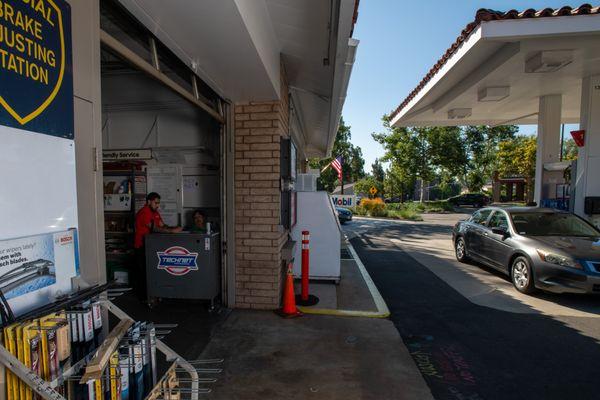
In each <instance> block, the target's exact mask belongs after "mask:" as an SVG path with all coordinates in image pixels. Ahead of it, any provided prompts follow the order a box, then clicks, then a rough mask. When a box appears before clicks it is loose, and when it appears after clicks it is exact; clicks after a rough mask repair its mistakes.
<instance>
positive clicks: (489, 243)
mask: <svg viewBox="0 0 600 400" xmlns="http://www.w3.org/2000/svg"><path fill="white" fill-rule="evenodd" d="M452 239H453V242H454V249H455V253H456V258H457V259H458V260H459V261H461V262H467V261H468V260H473V261H477V262H480V263H482V264H485V265H487V266H490V267H492V268H495V269H497V270H499V271H501V272H503V273H505V274H506V275H508V276H509V277H510V278H511V280H512V283H513V285H514V287H515V288H516V289H517V290H518V291H519V292H522V293H532V292H534V291H535V290H536V289H543V290H545V291H549V292H555V293H597V294H600V231H599V230H598V229H597V228H596V227H594V226H593V225H591V224H590V223H588V222H587V221H585V220H584V219H582V218H580V217H578V216H576V215H574V214H571V213H568V212H562V211H557V210H552V209H546V208H531V207H511V208H499V207H488V208H484V209H481V210H479V211H477V212H475V213H474V214H473V215H472V216H471V218H469V219H468V220H466V221H460V222H458V223H457V224H456V225H455V226H454V230H453V232H452Z"/></svg>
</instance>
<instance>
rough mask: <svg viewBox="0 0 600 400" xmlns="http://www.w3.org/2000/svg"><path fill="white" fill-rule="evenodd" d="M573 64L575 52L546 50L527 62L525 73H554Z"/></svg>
mask: <svg viewBox="0 0 600 400" xmlns="http://www.w3.org/2000/svg"><path fill="white" fill-rule="evenodd" d="M572 62H573V50H546V51H539V52H537V53H535V54H534V55H533V56H532V57H530V58H529V59H528V60H527V61H526V62H525V72H527V73H533V72H554V71H558V70H559V69H561V68H563V67H565V66H566V65H569V64H571V63H572Z"/></svg>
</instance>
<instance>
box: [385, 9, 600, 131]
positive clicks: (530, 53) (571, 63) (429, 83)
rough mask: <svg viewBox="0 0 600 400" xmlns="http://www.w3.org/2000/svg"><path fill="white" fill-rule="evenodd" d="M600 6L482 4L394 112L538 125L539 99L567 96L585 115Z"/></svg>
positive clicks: (425, 120) (406, 120)
mask: <svg viewBox="0 0 600 400" xmlns="http://www.w3.org/2000/svg"><path fill="white" fill-rule="evenodd" d="M599 35H600V7H592V6H590V5H588V4H585V5H582V6H580V7H578V8H575V9H572V8H571V7H563V8H560V9H544V10H539V11H536V10H531V9H530V10H526V11H523V12H518V11H515V10H511V11H508V12H506V13H503V12H498V11H492V10H486V9H481V10H479V11H478V12H477V14H476V18H475V21H474V22H472V23H471V24H469V25H467V27H466V28H465V29H464V30H463V31H462V33H461V34H460V36H459V37H458V38H457V40H456V42H455V43H454V44H453V45H452V46H451V47H450V48H449V49H448V51H447V52H446V53H445V54H444V56H443V57H442V58H441V59H440V60H439V61H438V63H437V64H436V65H435V66H434V67H432V68H431V70H430V71H429V73H428V74H427V75H426V76H425V77H424V78H423V80H422V81H421V82H420V84H419V85H418V86H417V88H416V89H415V90H413V91H412V92H411V93H410V94H409V96H408V97H407V98H406V99H405V100H404V101H403V102H402V103H401V104H400V106H399V107H398V108H397V109H396V110H394V112H393V113H392V115H391V116H392V125H394V126H432V125H438V126H439V125H444V126H448V125H450V126H452V125H501V124H517V125H525V124H537V123H538V114H539V99H540V98H541V97H543V96H547V95H562V113H561V115H562V117H561V120H562V121H561V122H562V123H577V122H579V120H580V107H581V96H582V79H583V78H585V77H589V76H592V75H597V74H600V40H599Z"/></svg>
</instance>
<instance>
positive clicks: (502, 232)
mask: <svg viewBox="0 0 600 400" xmlns="http://www.w3.org/2000/svg"><path fill="white" fill-rule="evenodd" d="M492 233H494V234H496V235H502V236H504V237H506V236H510V233H509V232H508V229H506V228H503V227H500V226H497V227H494V228H492Z"/></svg>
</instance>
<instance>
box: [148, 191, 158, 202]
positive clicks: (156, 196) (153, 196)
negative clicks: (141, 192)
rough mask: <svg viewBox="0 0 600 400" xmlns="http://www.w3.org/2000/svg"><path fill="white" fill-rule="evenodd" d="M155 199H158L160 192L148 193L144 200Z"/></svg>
mask: <svg viewBox="0 0 600 400" xmlns="http://www.w3.org/2000/svg"><path fill="white" fill-rule="evenodd" d="M156 199H160V194H158V193H156V192H151V193H148V196H146V201H152V200H156Z"/></svg>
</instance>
